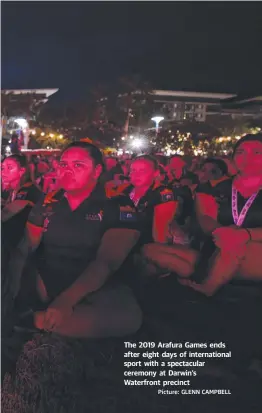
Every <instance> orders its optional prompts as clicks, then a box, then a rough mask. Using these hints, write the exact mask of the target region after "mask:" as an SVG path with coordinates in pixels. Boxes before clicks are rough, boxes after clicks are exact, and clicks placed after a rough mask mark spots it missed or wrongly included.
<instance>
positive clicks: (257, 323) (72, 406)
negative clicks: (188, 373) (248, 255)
mask: <svg viewBox="0 0 262 413" xmlns="http://www.w3.org/2000/svg"><path fill="white" fill-rule="evenodd" d="M140 298H141V300H142V302H143V303H144V307H145V308H144V309H145V310H146V316H145V320H144V324H143V326H142V328H141V330H140V331H139V332H138V333H137V334H136V335H135V336H132V337H129V338H126V339H125V340H123V339H108V340H89V341H85V340H77V341H76V340H74V341H71V340H64V339H63V340H62V339H61V338H59V337H57V336H54V335H48V334H42V335H41V334H36V335H34V336H31V337H25V336H24V337H23V336H21V335H13V336H12V337H9V338H8V339H7V340H6V339H3V343H2V353H3V355H2V371H3V369H5V370H9V371H11V373H6V374H5V378H4V383H3V390H2V412H3V413H73V412H76V413H89V412H90V413H100V412H101V413H102V412H103V413H105V412H106V413H111V412H112V413H147V412H149V413H168V412H178V413H180V412H181V413H187V412H210V413H216V412H223V413H227V412H228V413H229V412H230V413H234V412H236V413H239V412H241V413H242V412H243V413H261V411H262V371H261V364H262V331H261V330H262V328H261V314H262V304H261V302H262V300H261V295H260V292H259V290H258V289H253V288H250V287H247V286H242V287H230V288H228V289H227V290H225V291H224V292H223V293H222V294H221V295H219V296H217V297H216V298H215V299H212V301H210V300H207V299H203V298H200V297H199V296H198V294H196V293H194V292H189V291H186V290H185V289H184V288H182V287H179V286H177V285H176V283H175V281H174V280H173V279H163V280H160V281H157V282H155V283H154V284H152V285H151V286H150V287H146V288H145V289H144V291H143V293H142V292H141V297H140ZM127 340H130V341H137V342H138V341H162V342H163V341H166V342H168V341H170V340H171V341H174V342H181V341H184V340H188V341H191V342H207V341H209V342H211V341H217V342H221V341H224V342H225V343H226V344H227V346H228V348H229V349H230V350H231V351H232V358H231V359H230V360H226V361H220V360H219V361H216V360H213V361H212V360H211V361H208V363H207V365H208V367H207V368H205V369H203V370H202V372H201V374H199V375H198V376H197V379H194V387H195V388H199V389H201V388H207V389H212V388H214V389H218V388H221V389H228V388H230V389H231V393H232V394H231V395H224V396H199V395H197V396H194V395H184V396H180V395H179V396H176V395H157V391H156V389H154V388H146V387H125V386H124V377H123V362H124V358H123V354H124V352H125V351H127V350H125V348H124V341H127ZM23 341H24V342H26V345H25V347H24V348H23V351H22V353H21V354H20V357H19V359H18V362H17V364H16V367H15V369H13V370H12V369H11V368H10V363H9V361H10V360H11V359H12V354H14V353H15V351H17V350H15V349H17V348H19V346H21V345H22V344H23ZM7 342H8V344H7ZM3 350H4V351H3ZM169 351H172V350H169ZM174 351H175V350H174ZM7 361H8V362H7ZM3 373H4V371H3ZM199 373H200V371H199ZM133 379H134V378H133ZM135 379H137V380H142V379H143V378H135ZM169 379H170V380H175V378H172V377H171V378H169Z"/></svg>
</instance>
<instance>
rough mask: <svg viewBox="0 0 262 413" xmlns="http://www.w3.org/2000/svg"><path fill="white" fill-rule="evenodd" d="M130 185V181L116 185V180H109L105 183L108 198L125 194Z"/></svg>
mask: <svg viewBox="0 0 262 413" xmlns="http://www.w3.org/2000/svg"><path fill="white" fill-rule="evenodd" d="M129 187H130V184H129V183H124V184H121V185H116V184H115V183H114V181H109V182H107V183H106V184H105V193H106V196H107V198H110V199H111V198H115V197H119V196H121V195H125V194H126V193H127V191H128V188H129Z"/></svg>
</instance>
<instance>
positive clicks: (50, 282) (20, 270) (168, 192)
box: [1, 134, 262, 338]
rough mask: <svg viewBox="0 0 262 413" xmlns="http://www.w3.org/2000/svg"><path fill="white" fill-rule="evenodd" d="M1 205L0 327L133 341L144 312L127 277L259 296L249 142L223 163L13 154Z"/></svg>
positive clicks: (255, 158)
mask: <svg viewBox="0 0 262 413" xmlns="http://www.w3.org/2000/svg"><path fill="white" fill-rule="evenodd" d="M1 198H2V218H1V220H2V274H3V276H2V308H3V311H2V315H3V317H6V318H7V319H8V320H9V318H8V317H9V315H10V314H14V313H15V314H16V316H15V317H14V325H13V326H10V322H8V323H7V324H8V328H9V329H10V328H11V327H12V328H17V329H19V328H21V329H26V328H33V329H35V331H47V332H54V333H57V334H59V335H61V336H66V337H74V338H97V337H100V338H101V337H120V336H125V335H129V334H132V333H135V332H136V331H138V330H139V329H140V327H141V325H142V323H143V315H144V313H145V311H146V310H145V309H144V308H143V303H141V301H140V300H139V291H138V289H139V288H140V287H139V286H138V285H139V284H137V283H136V284H134V283H133V282H132V278H133V276H134V274H141V278H142V279H145V278H146V280H147V282H149V283H150V282H154V280H155V279H159V278H169V277H175V278H177V280H178V283H179V284H180V285H181V287H183V288H185V290H186V291H190V290H194V291H197V292H199V293H201V294H203V295H205V296H208V297H211V296H213V295H215V294H216V293H217V292H219V291H220V290H221V289H222V287H224V286H226V285H227V284H228V283H231V282H232V280H233V281H235V280H245V281H248V282H250V283H252V284H254V285H255V286H257V288H260V285H261V282H262V135H261V134H257V135H246V136H244V137H243V138H241V139H240V140H239V141H238V142H237V144H236V145H235V148H234V153H233V158H232V159H229V158H215V157H214V158H207V159H201V158H188V157H182V156H179V155H174V156H171V157H165V156H163V155H159V154H158V155H155V156H152V155H148V154H143V155H139V156H136V157H132V158H125V159H117V158H114V157H106V158H105V159H104V157H103V155H102V153H101V151H100V150H99V149H98V148H97V147H96V146H94V145H92V144H89V143H86V142H83V141H79V142H74V143H71V144H70V145H69V146H68V147H67V148H66V149H64V151H63V152H62V154H61V156H60V157H59V159H58V158H54V157H48V158H43V157H42V158H41V157H35V158H32V157H31V158H30V159H27V158H26V156H25V155H23V154H13V155H11V156H8V157H6V158H5V159H3V160H2V196H1ZM142 284H143V283H142ZM210 300H212V298H210ZM4 325H5V324H4Z"/></svg>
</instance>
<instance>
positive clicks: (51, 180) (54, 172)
mask: <svg viewBox="0 0 262 413" xmlns="http://www.w3.org/2000/svg"><path fill="white" fill-rule="evenodd" d="M58 167H59V160H58V159H56V158H54V159H52V160H51V169H50V170H49V172H47V173H46V174H45V175H44V176H43V180H44V183H43V192H44V193H45V194H47V193H48V192H51V191H56V190H57V189H59V180H58Z"/></svg>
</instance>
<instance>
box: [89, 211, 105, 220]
mask: <svg viewBox="0 0 262 413" xmlns="http://www.w3.org/2000/svg"><path fill="white" fill-rule="evenodd" d="M103 215H104V213H103V211H102V210H101V211H99V213H98V214H94V213H91V214H86V216H85V220H86V221H100V222H101V221H102V220H103Z"/></svg>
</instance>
